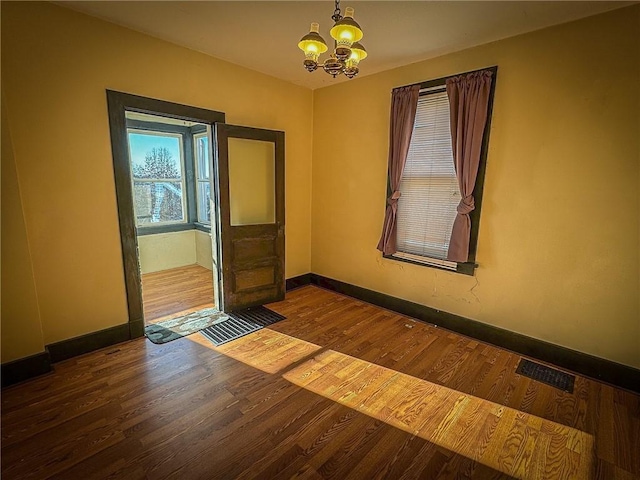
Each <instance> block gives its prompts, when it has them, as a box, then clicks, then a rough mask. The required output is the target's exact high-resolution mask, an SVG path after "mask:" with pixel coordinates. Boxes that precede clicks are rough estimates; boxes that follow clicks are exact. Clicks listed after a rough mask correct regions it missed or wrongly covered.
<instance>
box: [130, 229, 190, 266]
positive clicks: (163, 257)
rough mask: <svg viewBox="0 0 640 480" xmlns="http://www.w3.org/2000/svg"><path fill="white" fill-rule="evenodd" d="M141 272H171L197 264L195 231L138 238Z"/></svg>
mask: <svg viewBox="0 0 640 480" xmlns="http://www.w3.org/2000/svg"><path fill="white" fill-rule="evenodd" d="M138 251H139V257H140V271H141V272H142V273H143V274H144V273H151V272H158V271H160V270H169V269H170V268H177V267H184V266H186V265H193V264H194V263H196V241H195V230H186V231H184V232H171V233H158V234H155V235H141V236H139V237H138Z"/></svg>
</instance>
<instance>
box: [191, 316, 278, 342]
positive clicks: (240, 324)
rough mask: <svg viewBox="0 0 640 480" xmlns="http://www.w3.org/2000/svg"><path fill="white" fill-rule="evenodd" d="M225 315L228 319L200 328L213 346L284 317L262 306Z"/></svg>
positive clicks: (242, 335)
mask: <svg viewBox="0 0 640 480" xmlns="http://www.w3.org/2000/svg"><path fill="white" fill-rule="evenodd" d="M227 315H228V316H229V319H228V320H224V321H221V322H219V323H216V324H215V325H211V326H210V327H207V328H205V329H203V330H201V331H202V334H203V335H204V336H205V337H207V338H208V339H209V340H211V341H212V342H213V344H214V345H215V346H220V345H222V344H224V343H227V342H230V341H232V340H236V339H237V338H240V337H244V336H245V335H248V334H250V333H253V332H255V331H257V330H260V329H262V328H264V327H268V326H269V325H272V324H274V323H276V322H279V321H280V320H284V319H285V318H286V317H284V316H282V315H280V314H279V313H276V312H274V311H272V310H269V309H268V308H266V307H262V306H260V307H251V308H247V309H245V310H239V311H237V312H228V313H227Z"/></svg>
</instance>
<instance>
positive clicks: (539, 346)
mask: <svg viewBox="0 0 640 480" xmlns="http://www.w3.org/2000/svg"><path fill="white" fill-rule="evenodd" d="M311 283H312V284H313V285H317V286H319V287H322V288H326V289H328V290H333V291H335V292H338V293H342V294H345V295H348V296H350V297H353V298H357V299H358V300H362V301H365V302H367V303H372V304H373V305H377V306H379V307H383V308H386V309H388V310H393V311H394V312H398V313H401V314H402V315H406V316H408V317H413V318H416V319H418V320H422V321H424V322H428V323H431V324H434V325H438V326H439V327H443V328H446V329H447V330H451V331H453V332H456V333H460V334H462V335H466V336H468V337H472V338H475V339H477V340H480V341H483V342H486V343H490V344H492V345H495V346H497V347H501V348H505V349H507V350H511V351H513V352H516V353H519V354H521V355H526V356H528V357H531V358H535V359H538V360H541V361H543V362H548V363H551V364H553V365H556V366H558V367H561V368H563V369H566V370H571V371H573V372H575V373H578V374H580V375H583V376H586V377H591V378H595V379H597V380H600V381H603V382H606V383H610V384H611V385H615V386H616V387H620V388H624V389H626V390H630V391H632V392H636V393H640V370H638V369H636V368H633V367H629V366H627V365H623V364H621V363H616V362H612V361H611V360H606V359H604V358H600V357H595V356H593V355H589V354H587V353H583V352H578V351H577V350H571V349H569V348H566V347H561V346H560V345H555V344H553V343H548V342H545V341H543V340H538V339H536V338H532V337H528V336H526V335H522V334H519V333H515V332H511V331H509V330H505V329H502V328H498V327H494V326H492V325H488V324H486V323H482V322H478V321H475V320H471V319H469V318H465V317H461V316H459V315H454V314H452V313H447V312H443V311H441V310H436V309H433V308H430V307H427V306H425V305H420V304H418V303H413V302H409V301H407V300H402V299H400V298H396V297H392V296H390V295H386V294H384V293H380V292H375V291H373V290H368V289H366V288H362V287H358V286H355V285H351V284H349V283H345V282H341V281H340V280H334V279H332V278H327V277H323V276H322V275H317V274H315V273H312V274H311Z"/></svg>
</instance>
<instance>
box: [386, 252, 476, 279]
mask: <svg viewBox="0 0 640 480" xmlns="http://www.w3.org/2000/svg"><path fill="white" fill-rule="evenodd" d="M382 257H383V258H386V259H387V260H394V261H396V262H405V263H411V264H413V265H418V266H420V267H428V268H435V269H438V270H444V271H445V272H451V273H460V274H462V275H469V276H474V274H475V270H476V267H477V266H478V264H477V263H475V262H464V263H457V264H456V267H455V269H454V268H448V267H446V266H441V265H438V264H436V263H426V262H421V261H416V260H411V259H409V258H402V257H396V256H394V255H384V254H383V255H382ZM424 258H425V260H426V261H428V260H429V257H424ZM434 260H436V261H441V260H438V259H434Z"/></svg>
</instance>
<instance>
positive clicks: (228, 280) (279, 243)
mask: <svg viewBox="0 0 640 480" xmlns="http://www.w3.org/2000/svg"><path fill="white" fill-rule="evenodd" d="M215 161H216V166H217V172H218V175H217V177H218V178H217V182H218V188H217V189H216V190H217V192H218V196H219V198H218V201H217V205H218V206H219V207H218V210H219V211H218V215H219V230H220V258H221V260H222V261H221V264H222V268H221V271H222V275H221V279H220V280H221V285H220V291H221V292H222V295H221V309H222V310H223V311H227V312H229V311H234V310H238V309H242V308H246V307H251V306H256V305H262V304H265V303H269V302H275V301H278V300H282V299H284V293H285V279H284V261H285V258H284V233H285V232H284V132H278V131H273V130H263V129H258V128H250V127H241V126H236V125H227V124H216V155H215Z"/></svg>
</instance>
